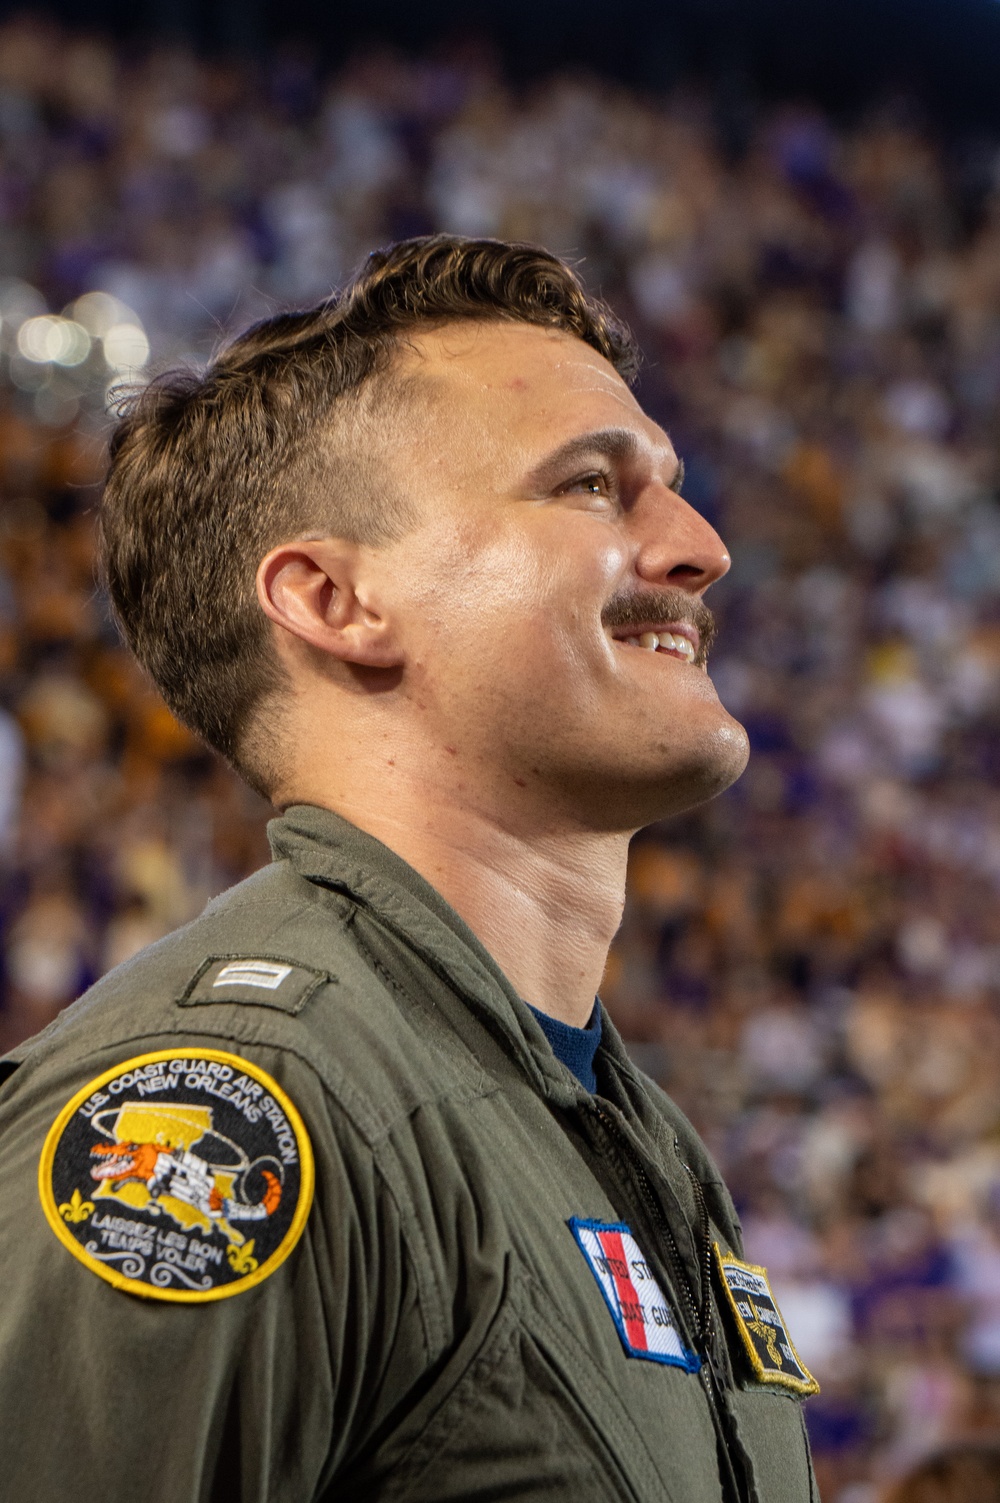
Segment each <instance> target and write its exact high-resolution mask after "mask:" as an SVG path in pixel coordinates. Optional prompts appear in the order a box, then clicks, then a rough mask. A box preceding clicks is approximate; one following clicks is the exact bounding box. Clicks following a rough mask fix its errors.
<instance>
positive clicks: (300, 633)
mask: <svg viewBox="0 0 1000 1503" xmlns="http://www.w3.org/2000/svg"><path fill="white" fill-rule="evenodd" d="M362 562H363V560H362V552H361V550H360V549H359V548H358V547H356V546H355V545H354V544H353V543H346V542H344V541H343V539H341V538H318V539H311V538H306V539H303V538H297V539H295V541H293V542H290V543H281V544H279V546H278V547H277V548H272V549H271V552H270V553H268V554H267V556H266V557H265V558H264V559H262V561H261V564H260V567H259V569H258V570H257V599H258V601H259V602H260V607H261V610H262V611H263V612H264V614H265V615H266V616H269V617H270V619H271V620H272V621H273V622H274V623H275V625H276V626H279V627H281V628H282V630H283V631H286V632H289V633H291V635H292V636H293V637H298V638H300V639H301V640H302V641H303V642H308V643H309V645H310V646H311V647H314V648H317V649H318V650H319V651H320V652H324V653H327V654H328V655H329V656H330V657H332V658H336V659H338V660H339V661H340V662H343V663H357V664H358V665H360V666H362V667H366V668H397V667H399V666H401V664H402V661H403V658H402V654H401V652H400V650H399V646H398V644H397V643H396V641H395V639H394V633H393V632H392V630H391V628H390V626H389V623H388V621H387V620H386V618H385V616H384V615H383V614H382V613H381V612H380V610H379V608H378V606H377V604H376V603H375V601H374V590H373V588H372V584H371V582H370V581H368V582H366V581H365V580H364V578H363V575H364V572H365V571H364V570H363V567H362Z"/></svg>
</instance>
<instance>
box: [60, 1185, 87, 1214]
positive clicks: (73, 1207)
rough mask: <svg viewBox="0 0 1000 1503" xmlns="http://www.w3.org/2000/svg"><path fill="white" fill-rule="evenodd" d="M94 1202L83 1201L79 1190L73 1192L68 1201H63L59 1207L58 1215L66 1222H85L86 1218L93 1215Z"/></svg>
mask: <svg viewBox="0 0 1000 1503" xmlns="http://www.w3.org/2000/svg"><path fill="white" fill-rule="evenodd" d="M93 1212H94V1202H93V1201H92V1200H84V1199H83V1197H82V1196H81V1194H80V1192H79V1190H74V1191H73V1194H72V1195H71V1196H70V1198H69V1200H68V1201H67V1200H64V1201H63V1203H62V1205H61V1206H60V1207H59V1214H60V1216H62V1217H63V1219H64V1220H66V1221H86V1219H87V1217H88V1216H91V1215H93Z"/></svg>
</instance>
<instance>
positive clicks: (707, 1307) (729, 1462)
mask: <svg viewBox="0 0 1000 1503" xmlns="http://www.w3.org/2000/svg"><path fill="white" fill-rule="evenodd" d="M592 1110H593V1114H594V1117H595V1119H596V1120H597V1122H598V1123H599V1124H600V1127H601V1129H602V1130H603V1132H604V1133H605V1134H607V1135H608V1136H609V1137H610V1138H611V1139H612V1140H613V1142H614V1144H615V1148H616V1150H617V1152H618V1153H619V1154H620V1155H621V1158H622V1160H623V1162H624V1164H625V1166H626V1168H627V1170H628V1172H629V1175H630V1177H631V1179H632V1180H633V1183H634V1184H635V1188H636V1190H637V1192H638V1195H639V1199H640V1201H641V1202H642V1208H643V1211H644V1212H645V1218H646V1220H647V1222H648V1223H649V1224H651V1225H652V1227H653V1228H654V1229H655V1231H656V1232H657V1233H659V1237H660V1239H661V1246H662V1247H663V1248H664V1249H665V1252H666V1258H665V1261H666V1264H667V1272H668V1274H669V1276H670V1278H669V1282H670V1284H671V1285H672V1287H673V1288H674V1290H675V1291H676V1292H677V1293H678V1294H679V1295H680V1296H681V1299H682V1300H683V1303H684V1306H685V1313H686V1315H687V1317H688V1319H687V1324H688V1325H689V1327H690V1329H691V1331H692V1332H693V1334H694V1336H695V1341H694V1346H695V1350H696V1351H697V1353H698V1356H699V1357H701V1359H702V1364H701V1368H700V1369H699V1377H700V1379H701V1383H702V1388H703V1389H704V1392H705V1398H706V1401H707V1403H708V1408H709V1413H710V1415H711V1418H712V1424H713V1427H714V1429H715V1433H716V1441H717V1449H718V1454H719V1469H720V1473H721V1477H722V1483H723V1491H724V1494H727V1495H728V1498H729V1499H730V1500H732V1503H758V1497H757V1489H756V1487H755V1486H754V1483H753V1480H752V1475H751V1474H750V1472H749V1467H748V1464H747V1460H746V1454H745V1452H744V1450H743V1446H742V1445H741V1444H740V1441H739V1439H738V1438H737V1437H736V1435H735V1434H734V1433H733V1423H732V1419H731V1417H730V1415H729V1412H728V1408H727V1406H726V1404H725V1402H724V1400H723V1398H722V1394H723V1392H724V1390H725V1389H726V1388H728V1386H729V1377H728V1373H727V1371H726V1367H725V1365H724V1363H723V1362H722V1360H721V1357H720V1355H719V1352H718V1349H717V1343H718V1340H719V1336H718V1332H717V1330H716V1326H715V1319H714V1310H713V1305H712V1239H711V1223H710V1220H709V1214H708V1205H707V1203H706V1201H705V1193H704V1191H703V1189H702V1187H701V1183H700V1181H699V1180H698V1177H697V1175H696V1174H695V1173H694V1171H693V1170H692V1169H691V1168H690V1166H689V1165H688V1164H685V1163H684V1160H683V1159H681V1158H680V1151H679V1149H680V1145H679V1144H678V1143H677V1142H676V1140H675V1145H674V1146H675V1149H676V1150H677V1155H678V1159H679V1161H680V1163H681V1164H682V1165H683V1167H684V1169H685V1170H686V1172H687V1174H688V1177H689V1179H690V1181H691V1186H692V1191H693V1193H694V1198H695V1204H696V1205H697V1207H698V1219H699V1236H698V1252H699V1255H700V1258H701V1260H702V1298H701V1300H700V1301H699V1300H698V1297H697V1294H696V1291H695V1289H694V1288H693V1286H692V1283H691V1280H690V1279H689V1278H688V1274H687V1270H686V1268H685V1267H684V1260H683V1258H682V1256H681V1251H680V1248H679V1247H678V1245H677V1239H676V1237H675V1236H674V1233H673V1229H672V1227H671V1225H670V1222H669V1221H668V1220H667V1216H666V1213H665V1211H664V1209H663V1205H662V1202H661V1201H660V1198H659V1196H658V1195H657V1194H656V1192H655V1191H654V1189H653V1186H652V1184H651V1182H650V1179H649V1175H648V1173H647V1172H646V1167H645V1165H644V1164H643V1162H642V1160H641V1158H640V1157H639V1155H638V1154H637V1153H636V1151H635V1149H634V1148H633V1146H632V1144H631V1142H630V1141H629V1139H628V1137H627V1136H626V1134H625V1133H624V1131H623V1130H622V1128H621V1127H620V1125H619V1124H618V1122H616V1120H615V1118H614V1117H613V1115H612V1114H611V1113H610V1112H609V1111H608V1110H607V1109H606V1108H605V1107H604V1106H602V1105H601V1104H600V1103H598V1102H595V1103H594V1104H593V1108H592ZM659 1250H660V1249H659V1248H656V1249H655V1251H657V1252H658V1251H659Z"/></svg>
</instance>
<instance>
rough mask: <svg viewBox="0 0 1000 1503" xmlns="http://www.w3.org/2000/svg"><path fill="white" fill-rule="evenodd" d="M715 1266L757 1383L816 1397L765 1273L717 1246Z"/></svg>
mask: <svg viewBox="0 0 1000 1503" xmlns="http://www.w3.org/2000/svg"><path fill="white" fill-rule="evenodd" d="M713 1245H714V1247H715V1258H716V1265H717V1267H718V1270H719V1273H720V1275H721V1278H722V1287H723V1288H724V1290H725V1291H726V1296H727V1299H728V1304H729V1308H730V1310H731V1311H732V1314H733V1316H734V1317H735V1320H736V1326H737V1329H738V1331H739V1333H740V1339H741V1341H742V1343H743V1347H744V1350H745V1351H746V1354H747V1356H748V1357H749V1359H750V1366H751V1368H752V1369H753V1373H754V1376H755V1377H756V1379H757V1380H758V1382H760V1383H773V1384H775V1385H777V1386H778V1387H780V1388H787V1389H789V1390H790V1391H791V1392H792V1393H797V1394H801V1395H802V1396H803V1397H804V1396H806V1395H808V1394H811V1393H819V1384H818V1383H817V1382H816V1379H815V1378H814V1377H813V1375H812V1373H811V1372H809V1371H808V1369H807V1368H806V1367H805V1366H804V1365H803V1363H802V1360H801V1358H800V1357H799V1354H798V1352H797V1351H796V1350H795V1347H794V1346H793V1345H792V1338H791V1337H790V1336H789V1334H788V1330H787V1328H786V1326H785V1322H784V1319H783V1318H782V1315H781V1311H780V1310H779V1309H778V1305H777V1301H776V1300H775V1298H774V1295H773V1294H772V1293H771V1285H770V1284H769V1283H768V1278H767V1269H766V1268H759V1267H758V1266H757V1265H756V1264H755V1263H743V1262H741V1261H740V1259H739V1258H736V1257H734V1256H733V1254H732V1253H724V1252H723V1251H722V1249H721V1248H720V1247H719V1244H718V1243H717V1242H716V1243H714V1244H713Z"/></svg>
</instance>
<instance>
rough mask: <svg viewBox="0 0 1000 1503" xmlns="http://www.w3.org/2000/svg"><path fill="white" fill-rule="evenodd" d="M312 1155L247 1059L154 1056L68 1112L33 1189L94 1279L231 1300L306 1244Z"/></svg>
mask: <svg viewBox="0 0 1000 1503" xmlns="http://www.w3.org/2000/svg"><path fill="white" fill-rule="evenodd" d="M313 1179H314V1171H313V1155H312V1145H311V1144H310V1142H309V1137H308V1135H307V1133H306V1130H305V1126H304V1125H303V1122H302V1118H301V1117H300V1116H299V1114H298V1112H297V1111H296V1109H295V1107H294V1106H293V1104H292V1102H291V1101H290V1100H289V1099H288V1097H287V1096H286V1095H285V1093H284V1091H282V1090H281V1088H280V1086H279V1085H278V1084H277V1082H276V1081H274V1080H272V1079H271V1077H270V1075H268V1074H266V1073H265V1072H264V1071H263V1070H261V1069H258V1067H257V1066H256V1065H253V1064H251V1063H250V1061H249V1060H246V1059H240V1058H239V1057H238V1056H237V1055H235V1054H227V1053H224V1052H223V1051H221V1050H217V1049H196V1050H188V1051H182V1050H177V1049H173V1050H172V1049H159V1050H157V1051H156V1052H155V1053H153V1054H140V1055H138V1056H137V1057H136V1058H134V1059H129V1060H126V1061H125V1062H124V1063H123V1064H120V1065H116V1066H115V1068H114V1069H113V1070H106V1071H105V1072H104V1074H103V1075H99V1076H98V1077H97V1079H96V1080H92V1081H91V1082H90V1083H89V1085H86V1086H84V1088H83V1090H82V1091H78V1092H77V1093H76V1095H75V1096H74V1097H73V1099H72V1100H71V1101H69V1102H67V1104H66V1105H65V1106H64V1107H63V1109H62V1111H61V1112H60V1113H59V1115H58V1117H57V1118H56V1120H55V1122H53V1124H52V1127H51V1128H50V1130H49V1133H48V1136H47V1138H46V1139H45V1147H44V1148H43V1149H42V1157H41V1162H40V1164H39V1168H38V1184H39V1191H40V1194H41V1199H42V1207H43V1209H44V1211H45V1215H46V1218H47V1219H48V1222H49V1225H50V1226H51V1227H52V1230H53V1231H54V1232H55V1234H56V1236H57V1237H58V1238H59V1240H60V1242H62V1243H63V1244H64V1246H65V1247H67V1248H68V1249H69V1251H70V1252H71V1253H72V1254H73V1256H74V1257H76V1258H79V1260H80V1262H81V1263H83V1264H84V1265H85V1266H86V1267H87V1268H89V1269H90V1270H91V1272H93V1273H96V1274H98V1275H99V1277H100V1278H102V1279H106V1280H107V1282H108V1283H109V1284H113V1285H114V1286H115V1288H116V1289H126V1290H128V1291H129V1293H130V1294H141V1295H145V1296H146V1297H147V1298H151V1299H164V1300H184V1301H189V1302H194V1301H202V1300H213V1299H225V1298H227V1296H229V1295H231V1294H240V1293H242V1291H243V1290H244V1289H250V1288H252V1286H253V1285H254V1284H259V1283H261V1281H262V1280H263V1279H266V1278H268V1277H269V1276H270V1275H271V1274H272V1273H273V1272H274V1271H275V1269H276V1268H278V1267H279V1266H280V1265H281V1264H282V1263H283V1262H284V1261H285V1259H286V1258H287V1257H288V1254H289V1253H290V1252H291V1251H292V1248H293V1247H294V1246H295V1244H296V1242H298V1240H299V1237H300V1236H301V1235H302V1229H303V1227H304V1226H305V1223H306V1217H307V1216H308V1214H309V1207H310V1205H311V1203H312V1194H313Z"/></svg>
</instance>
